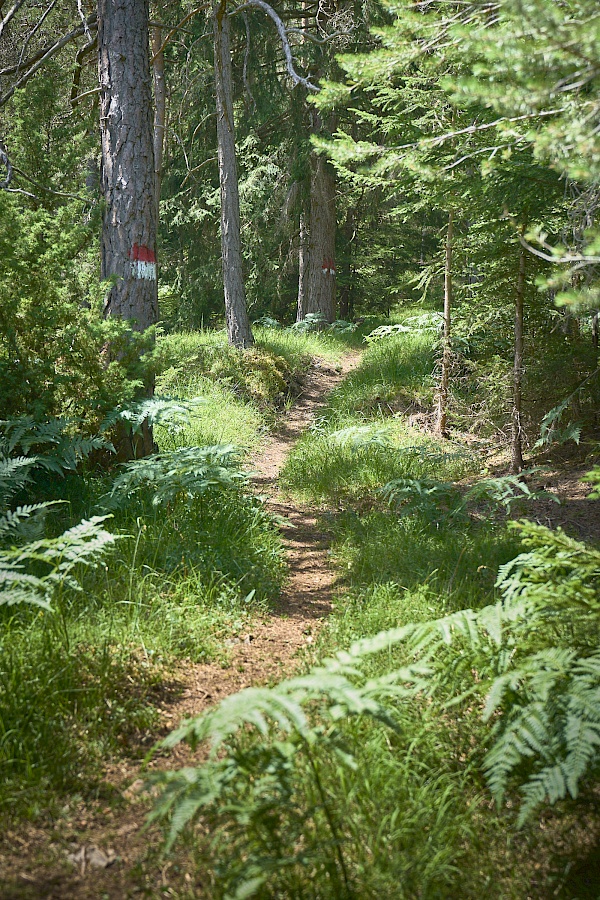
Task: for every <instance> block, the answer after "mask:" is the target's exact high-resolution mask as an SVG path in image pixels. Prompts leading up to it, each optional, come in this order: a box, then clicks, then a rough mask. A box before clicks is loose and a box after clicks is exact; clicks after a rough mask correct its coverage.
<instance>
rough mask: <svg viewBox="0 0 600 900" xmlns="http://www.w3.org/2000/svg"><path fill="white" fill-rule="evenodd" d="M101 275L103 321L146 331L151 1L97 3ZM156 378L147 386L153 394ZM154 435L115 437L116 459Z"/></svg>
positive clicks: (153, 287)
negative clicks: (106, 286)
mask: <svg viewBox="0 0 600 900" xmlns="http://www.w3.org/2000/svg"><path fill="white" fill-rule="evenodd" d="M98 75H99V81H100V135H101V145H102V170H101V190H102V195H103V199H104V211H103V217H102V239H101V276H102V278H103V279H107V280H108V279H112V280H113V282H114V283H113V286H112V288H111V290H110V292H109V294H108V297H107V300H106V305H105V309H104V313H105V316H109V315H110V316H118V317H119V318H122V319H127V320H128V321H130V322H131V324H132V326H133V327H134V328H135V329H137V330H139V331H144V330H145V329H146V328H148V327H150V326H151V325H155V324H156V322H157V321H158V285H157V276H156V222H157V220H156V199H155V198H156V192H155V173H154V147H153V125H152V89H151V79H150V56H149V47H148V0H98ZM153 390H154V384H153V381H151V380H149V382H148V383H147V384H146V385H145V393H146V395H147V396H152V393H153ZM154 449H155V448H154V441H153V438H152V430H151V428H149V427H148V425H147V423H144V425H143V428H142V435H136V436H133V437H132V436H131V435H128V434H126V433H125V432H124V433H123V434H122V435H121V436H120V439H119V447H118V454H119V456H120V457H121V458H130V457H132V456H143V455H147V454H149V453H152V452H153V451H154Z"/></svg>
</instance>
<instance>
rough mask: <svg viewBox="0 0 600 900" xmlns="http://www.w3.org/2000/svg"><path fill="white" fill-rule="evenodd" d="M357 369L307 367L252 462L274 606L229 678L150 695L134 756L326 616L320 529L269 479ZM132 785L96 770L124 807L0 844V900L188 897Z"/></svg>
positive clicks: (180, 755) (246, 680)
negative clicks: (277, 556)
mask: <svg viewBox="0 0 600 900" xmlns="http://www.w3.org/2000/svg"><path fill="white" fill-rule="evenodd" d="M359 359H360V353H358V352H352V353H349V354H347V355H346V356H345V357H344V359H343V360H342V362H341V364H340V365H339V366H337V367H333V366H332V365H331V364H329V363H327V362H325V361H323V360H316V361H315V362H314V363H313V365H312V366H311V368H310V370H309V371H308V373H307V374H306V376H305V377H304V379H303V385H302V393H301V394H300V396H299V397H298V398H297V399H296V401H295V403H294V405H293V406H292V407H291V408H290V409H289V410H287V411H286V412H285V413H283V414H282V417H281V419H280V421H279V423H278V424H277V426H276V428H275V429H274V430H273V432H272V433H271V435H269V437H268V438H267V439H266V440H265V442H264V443H263V445H262V447H261V448H260V450H259V451H258V452H257V453H256V454H255V456H254V457H253V458H252V459H251V461H250V469H251V471H252V473H253V475H252V483H253V484H254V487H255V490H256V491H257V493H259V494H260V495H262V496H264V497H265V502H266V505H267V508H268V509H269V510H270V511H271V512H272V513H273V514H274V515H276V516H280V517H282V518H283V519H284V520H285V521H284V522H282V524H281V526H280V527H281V531H282V534H283V538H284V547H285V551H286V557H287V563H288V566H289V574H288V578H287V579H286V583H285V586H284V588H283V590H282V593H281V595H280V597H279V599H278V601H277V602H276V603H274V604H272V606H271V608H270V610H269V611H268V612H267V613H265V614H264V615H263V616H259V617H257V618H256V619H255V620H254V621H253V623H252V630H251V632H247V633H246V634H242V635H241V636H240V637H237V638H230V639H228V640H227V641H225V649H226V651H227V654H228V665H227V667H224V666H223V665H222V664H221V663H219V662H218V661H217V662H211V663H190V662H181V663H179V664H178V665H177V666H176V667H175V669H174V671H173V672H172V681H171V683H167V684H165V685H163V686H161V688H160V695H159V696H160V700H159V703H158V706H159V710H160V723H159V726H158V728H157V729H156V730H155V731H154V732H153V733H152V734H146V735H144V736H143V737H144V747H142V748H141V752H140V754H139V755H140V756H141V755H142V754H143V752H144V751H145V749H148V747H149V746H151V745H152V744H153V743H154V742H155V741H156V740H158V739H160V737H161V736H164V735H166V734H167V733H168V732H169V731H171V730H172V728H173V727H175V726H176V725H177V724H178V723H179V722H180V721H181V720H182V719H184V718H187V717H189V716H194V715H198V714H200V713H201V712H202V711H203V710H205V709H207V708H208V707H210V706H212V705H214V704H215V703H218V702H219V701H220V700H222V699H223V698H224V697H226V696H228V695H230V694H233V693H235V692H237V691H240V690H242V689H243V688H246V687H249V686H251V685H256V684H265V683H268V682H270V681H272V680H274V679H277V678H281V677H283V676H285V675H287V674H289V673H291V672H292V671H293V670H294V669H295V668H296V667H297V666H298V664H299V656H300V654H301V653H302V651H303V649H306V648H308V647H310V645H311V644H312V643H313V641H314V638H315V636H316V634H317V632H318V630H319V627H320V625H321V624H322V622H323V620H324V619H325V617H326V616H327V615H328V613H329V611H330V609H331V602H332V597H333V592H334V588H335V585H336V573H335V572H334V571H333V570H332V569H331V567H330V566H329V561H328V543H329V542H328V536H327V535H326V534H324V533H323V532H321V531H320V530H319V529H318V525H317V519H316V515H315V514H314V513H313V512H312V511H311V510H310V509H307V508H305V507H303V506H301V505H300V504H297V503H295V502H293V501H291V500H289V499H287V498H285V497H283V496H282V494H281V493H280V491H279V489H278V486H277V478H278V475H279V472H280V470H281V468H282V466H283V463H284V462H285V459H286V457H287V455H288V453H289V451H290V450H291V448H292V446H293V445H294V443H295V442H296V440H297V439H298V437H299V436H300V435H301V434H302V432H303V431H304V430H305V429H306V428H308V427H309V425H310V423H311V421H312V420H313V418H314V416H315V413H316V412H318V410H319V409H320V408H322V407H323V406H324V405H325V403H326V401H327V397H328V395H329V394H330V392H331V391H332V390H333V389H334V388H335V387H336V386H337V385H338V384H339V383H340V382H341V381H342V380H343V378H344V377H345V376H346V375H347V374H348V373H349V372H350V371H351V370H352V369H353V368H355V367H356V365H357V364H358V361H359ZM203 752H204V751H203V749H202V748H201V749H200V750H199V751H198V752H197V753H196V754H192V753H191V751H190V749H189V748H188V747H187V745H180V746H179V747H176V748H175V750H174V751H173V752H172V753H170V754H169V756H168V758H164V757H163V758H158V759H156V760H155V761H154V762H153V763H151V768H164V767H165V766H166V767H168V768H178V767H181V766H183V765H193V764H194V761H195V760H198V758H201V756H202V754H203ZM138 759H139V757H138ZM142 785H143V773H141V772H140V767H139V762H138V761H137V760H136V759H131V760H126V759H119V760H116V761H115V762H114V763H113V764H112V765H111V764H109V765H108V766H107V768H106V770H105V773H104V779H103V788H102V793H105V795H106V796H109V795H111V794H113V795H114V794H118V795H120V798H122V800H123V801H125V806H123V803H122V801H121V800H119V803H118V805H117V807H116V808H114V806H108V805H107V803H106V800H104V801H103V800H98V801H89V802H84V801H82V802H81V804H80V806H79V807H78V809H77V810H76V811H70V812H69V815H68V816H66V817H65V819H66V821H60V820H59V821H58V822H55V823H53V824H49V825H48V826H47V827H37V826H28V827H24V828H23V829H22V830H20V831H19V832H18V833H17V832H11V833H8V834H6V835H5V841H3V842H2V844H3V846H0V872H1V876H0V900H34V898H35V900H123V898H128V897H135V896H151V897H163V896H164V897H170V896H177V897H188V896H190V897H191V896H197V894H195V893H190V894H188V893H186V888H188V887H189V885H188V883H187V878H186V873H185V864H184V865H183V866H174V865H173V864H172V861H171V862H166V864H165V860H159V859H157V850H158V848H159V846H160V836H159V834H158V831H157V829H155V828H152V829H151V830H150V832H149V833H148V832H144V833H142V828H143V825H144V822H145V817H146V813H147V811H148V809H149V803H148V800H147V797H145V796H144V795H143V794H142V795H140V788H141V787H142ZM149 834H151V835H152V838H150V837H149ZM132 870H133V873H134V874H133V873H132ZM5 885H10V887H8V888H5V887H4V886H5ZM172 889H175V890H176V891H177V893H175V894H173V893H172ZM181 891H183V892H182V893H180V892H181Z"/></svg>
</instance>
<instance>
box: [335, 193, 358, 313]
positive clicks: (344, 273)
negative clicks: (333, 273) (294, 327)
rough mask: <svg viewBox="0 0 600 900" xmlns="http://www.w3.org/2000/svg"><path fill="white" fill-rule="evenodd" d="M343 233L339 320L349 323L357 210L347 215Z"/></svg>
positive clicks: (351, 210) (349, 211)
mask: <svg viewBox="0 0 600 900" xmlns="http://www.w3.org/2000/svg"><path fill="white" fill-rule="evenodd" d="M341 232H342V240H343V252H342V253H341V259H340V279H339V293H340V303H339V313H338V315H339V318H340V319H343V320H344V321H348V320H349V319H350V318H351V316H352V306H353V302H352V301H353V297H352V293H353V284H352V278H353V274H354V272H353V268H352V249H353V241H354V238H355V236H356V227H355V209H354V207H350V208H349V209H348V211H347V213H346V221H345V222H344V225H343V228H342V229H341Z"/></svg>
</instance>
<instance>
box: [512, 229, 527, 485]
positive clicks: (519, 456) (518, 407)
mask: <svg viewBox="0 0 600 900" xmlns="http://www.w3.org/2000/svg"><path fill="white" fill-rule="evenodd" d="M522 231H523V233H524V231H525V228H524V227H523V229H522ZM525 253H526V251H525V247H523V246H521V248H520V256H519V274H518V277H517V291H516V295H515V364H514V374H513V411H512V470H513V472H514V473H515V474H518V473H519V472H522V471H523V468H524V466H525V463H524V462H523V425H522V420H521V416H522V385H523V306H524V300H525Z"/></svg>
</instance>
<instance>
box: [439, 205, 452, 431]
mask: <svg viewBox="0 0 600 900" xmlns="http://www.w3.org/2000/svg"><path fill="white" fill-rule="evenodd" d="M452 240H453V221H452V210H450V212H449V213H448V230H447V232H446V259H445V263H444V342H443V344H444V346H443V351H442V376H441V379H440V392H439V395H438V411H437V431H438V433H439V434H441V435H443V436H444V437H446V436H447V430H446V421H447V418H448V385H449V383H450V365H451V362H452V337H451V327H452Z"/></svg>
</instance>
